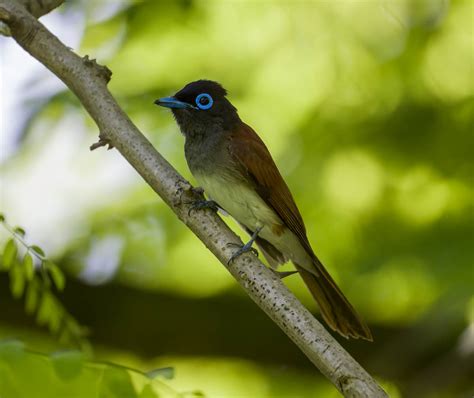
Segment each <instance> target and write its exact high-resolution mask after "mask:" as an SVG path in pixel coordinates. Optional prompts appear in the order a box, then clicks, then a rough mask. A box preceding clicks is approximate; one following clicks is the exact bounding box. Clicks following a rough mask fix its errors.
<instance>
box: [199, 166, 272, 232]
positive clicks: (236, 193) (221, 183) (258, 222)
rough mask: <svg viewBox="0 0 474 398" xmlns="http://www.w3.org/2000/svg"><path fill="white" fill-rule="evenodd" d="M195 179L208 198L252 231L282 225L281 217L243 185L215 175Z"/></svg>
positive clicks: (200, 176)
mask: <svg viewBox="0 0 474 398" xmlns="http://www.w3.org/2000/svg"><path fill="white" fill-rule="evenodd" d="M195 177H196V180H198V183H199V185H201V186H202V187H203V188H204V191H205V192H206V194H207V196H209V197H210V198H211V199H212V200H214V201H216V202H217V203H218V204H219V206H221V207H222V208H223V209H224V210H225V211H226V212H227V213H229V214H230V215H231V216H232V217H234V218H235V219H236V220H237V221H238V222H240V223H241V224H244V225H245V226H246V227H247V228H249V229H250V230H252V231H254V230H255V229H256V228H258V227H262V226H268V227H271V226H272V225H274V224H280V223H281V220H280V219H279V217H278V216H277V215H276V214H275V213H274V211H273V210H272V209H271V208H270V207H268V205H267V204H266V203H265V202H264V201H263V200H262V198H260V196H259V195H258V194H257V193H256V192H255V191H253V190H252V189H250V188H248V187H247V186H245V185H243V184H242V183H239V182H234V181H228V180H226V179H225V178H219V177H218V176H216V175H215V174H214V175H199V174H197V175H195Z"/></svg>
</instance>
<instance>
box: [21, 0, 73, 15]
mask: <svg viewBox="0 0 474 398" xmlns="http://www.w3.org/2000/svg"><path fill="white" fill-rule="evenodd" d="M17 2H18V3H20V4H22V5H23V7H25V8H26V10H27V11H28V12H29V13H30V14H31V15H33V16H34V17H36V18H39V17H42V16H43V15H46V14H48V13H49V12H51V11H53V10H54V9H55V8H57V7H59V6H60V5H61V4H63V3H64V0H17Z"/></svg>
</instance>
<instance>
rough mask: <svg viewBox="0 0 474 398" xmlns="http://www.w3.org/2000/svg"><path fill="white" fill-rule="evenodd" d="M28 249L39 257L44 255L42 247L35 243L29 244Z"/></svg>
mask: <svg viewBox="0 0 474 398" xmlns="http://www.w3.org/2000/svg"><path fill="white" fill-rule="evenodd" d="M30 249H31V250H33V251H34V252H36V253H37V254H39V255H40V256H41V257H44V256H45V254H44V251H43V249H42V248H41V247H39V246H37V245H33V246H31V247H30Z"/></svg>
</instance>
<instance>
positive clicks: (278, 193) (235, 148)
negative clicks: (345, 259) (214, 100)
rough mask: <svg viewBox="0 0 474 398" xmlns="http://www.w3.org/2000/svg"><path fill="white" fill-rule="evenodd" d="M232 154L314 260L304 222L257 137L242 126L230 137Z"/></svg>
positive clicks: (264, 198) (260, 193) (275, 167)
mask: <svg viewBox="0 0 474 398" xmlns="http://www.w3.org/2000/svg"><path fill="white" fill-rule="evenodd" d="M229 152H230V154H231V156H232V157H233V158H234V159H235V160H236V161H237V162H238V163H239V164H240V165H241V166H242V168H243V170H244V172H245V173H247V176H248V177H249V178H250V179H251V180H252V181H253V182H254V184H255V189H256V191H257V192H258V194H259V195H260V197H261V198H262V199H263V200H264V201H265V203H267V204H268V205H269V206H270V207H272V208H273V209H274V210H275V212H276V213H277V214H278V215H279V216H280V218H281V219H282V221H283V222H284V224H285V225H286V226H287V227H288V228H289V229H290V230H291V231H292V232H293V233H294V234H295V235H296V236H297V237H298V238H299V240H300V242H301V244H302V245H303V247H304V248H305V250H306V251H307V252H308V254H309V255H310V256H311V257H313V258H314V257H315V255H314V253H313V250H312V249H311V246H310V244H309V241H308V238H307V236H306V228H305V226H304V223H303V219H302V218H301V214H300V212H299V210H298V208H297V207H296V204H295V201H294V200H293V196H292V195H291V192H290V190H289V189H288V186H287V185H286V183H285V181H284V180H283V177H282V176H281V174H280V172H279V171H278V168H277V166H276V164H275V162H274V161H273V159H272V156H271V155H270V152H269V151H268V149H267V147H266V146H265V144H264V143H263V141H262V140H261V139H260V137H259V136H258V135H257V133H255V131H253V130H252V128H251V127H250V126H247V125H246V124H244V123H242V124H241V127H239V129H238V130H235V131H233V132H232V134H231V136H230V142H229Z"/></svg>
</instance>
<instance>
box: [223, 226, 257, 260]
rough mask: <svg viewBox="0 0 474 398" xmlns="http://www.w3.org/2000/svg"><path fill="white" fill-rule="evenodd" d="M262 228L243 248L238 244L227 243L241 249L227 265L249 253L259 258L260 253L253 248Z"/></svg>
mask: <svg viewBox="0 0 474 398" xmlns="http://www.w3.org/2000/svg"><path fill="white" fill-rule="evenodd" d="M262 228H263V227H260V228H257V229H256V230H255V232H254V233H253V234H252V236H251V237H250V240H249V241H248V242H247V243H246V244H245V245H243V246H241V245H239V244H237V243H227V246H234V247H238V248H239V249H238V250H237V251H236V252H235V253H234V254H232V257H231V258H230V259H229V261H227V265H229V264H231V263H232V262H233V261H234V260H235V259H236V258H237V257H239V256H240V255H242V254H244V253H247V252H251V253H253V254H255V255H256V256H257V257H258V251H257V249H255V248H254V247H252V245H253V242H255V239H257V236H258V233H259V232H260V231H261V230H262Z"/></svg>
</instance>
